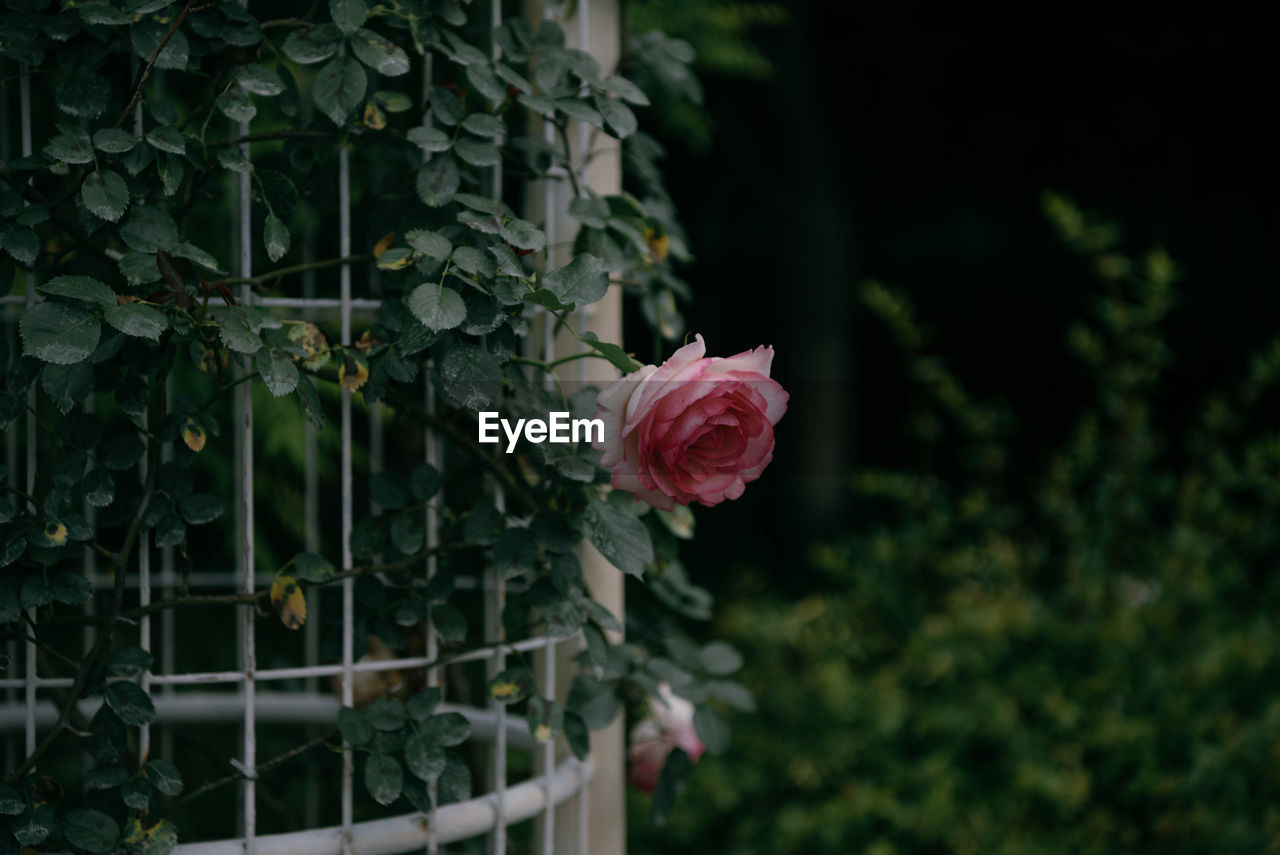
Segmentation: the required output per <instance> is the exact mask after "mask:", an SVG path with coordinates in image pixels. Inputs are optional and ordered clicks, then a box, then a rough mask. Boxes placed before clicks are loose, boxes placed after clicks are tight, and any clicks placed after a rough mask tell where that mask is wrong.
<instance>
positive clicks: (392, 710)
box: [364, 698, 408, 732]
mask: <svg viewBox="0 0 1280 855" xmlns="http://www.w3.org/2000/svg"><path fill="white" fill-rule="evenodd" d="M364 714H365V718H366V719H368V721H369V724H371V725H372V726H373V729H374V730H380V731H383V732H390V731H393V730H399V729H400V728H402V727H404V725H405V722H406V721H408V717H407V716H406V714H405V711H404V704H402V703H400V702H399V701H393V700H391V699H390V698H378V699H377V700H376V701H374V702H373V703H371V704H369V707H368V708H367V709H366V710H365V711H364Z"/></svg>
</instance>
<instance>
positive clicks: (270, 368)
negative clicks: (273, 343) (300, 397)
mask: <svg viewBox="0 0 1280 855" xmlns="http://www.w3.org/2000/svg"><path fill="white" fill-rule="evenodd" d="M256 362H257V366H258V375H259V376H260V377H262V382H263V383H265V384H266V386H267V390H268V391H269V392H271V394H272V395H274V396H275V397H277V398H279V397H282V396H284V395H288V394H289V393H290V392H292V391H293V390H294V389H296V388H297V386H298V366H297V365H296V364H295V363H294V361H293V360H292V359H291V358H290V357H288V356H286V355H283V354H279V353H274V352H272V351H270V350H268V349H267V348H265V347H264V348H263V349H262V350H259V351H258V355H257V357H256Z"/></svg>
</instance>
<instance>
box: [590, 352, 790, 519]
mask: <svg viewBox="0 0 1280 855" xmlns="http://www.w3.org/2000/svg"><path fill="white" fill-rule="evenodd" d="M706 352H707V348H706V344H705V343H704V342H703V340H702V336H700V335H699V336H696V340H695V341H693V342H690V343H689V344H686V345H685V346H684V347H682V348H680V349H679V350H677V351H676V352H675V353H674V354H673V355H672V357H671V358H670V359H668V360H667V361H666V362H664V363H662V365H660V366H658V365H646V366H644V367H643V368H640V369H638V370H636V371H633V372H631V373H630V374H628V375H627V376H625V377H623V378H622V379H620V380H617V381H615V382H614V383H613V384H612V385H610V386H609V388H607V389H605V390H604V391H603V392H601V393H600V396H599V397H598V398H597V399H596V403H597V404H598V405H599V406H600V410H599V411H598V412H597V413H596V417H597V418H599V419H601V420H602V421H603V422H604V442H598V443H596V444H595V445H596V448H598V449H600V450H601V451H603V452H604V457H603V459H602V461H601V462H603V463H604V465H605V466H607V467H609V468H610V469H611V470H612V476H611V479H610V480H611V481H612V483H613V486H614V487H616V488H618V489H620V490H626V491H627V492H629V493H634V494H635V496H636V498H637V499H639V500H641V501H644V502H648V503H649V504H650V505H653V506H654V507H655V508H661V509H662V510H667V511H669V510H671V509H672V508H673V507H674V506H675V503H676V502H679V503H680V504H682V505H687V504H689V503H690V502H693V501H697V502H699V503H700V504H703V505H707V506H711V505H715V504H719V503H720V502H723V501H724V500H725V499H736V498H738V497H739V496H741V495H742V491H743V490H744V489H746V485H747V484H748V483H749V482H751V481H754V480H755V479H757V478H759V477H760V473H761V472H763V471H764V468H765V467H766V466H768V465H769V461H770V460H772V459H773V426H774V425H776V424H777V423H778V419H780V418H782V414H783V413H785V412H786V411H787V400H788V398H789V397H790V396H788V395H787V393H786V392H785V391H784V390H783V388H782V386H780V385H779V384H778V381H776V380H773V379H771V378H770V377H769V368H770V365H771V364H772V362H773V348H772V347H757V348H756V349H755V350H748V351H743V352H742V353H739V354H738V355H737V356H729V357H718V356H712V357H708V356H707V355H706Z"/></svg>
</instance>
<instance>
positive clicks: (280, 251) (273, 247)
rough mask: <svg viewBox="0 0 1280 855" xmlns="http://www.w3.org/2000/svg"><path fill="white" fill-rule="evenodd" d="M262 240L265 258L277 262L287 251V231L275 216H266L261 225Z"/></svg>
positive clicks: (281, 221)
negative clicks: (264, 246) (265, 248)
mask: <svg viewBox="0 0 1280 855" xmlns="http://www.w3.org/2000/svg"><path fill="white" fill-rule="evenodd" d="M262 240H263V242H264V243H265V244H266V245H267V258H270V259H271V260H272V261H279V260H280V259H282V258H284V254H285V253H286V252H288V251H289V229H288V228H287V227H286V226H285V224H284V221H283V220H281V219H280V218H279V217H277V216H276V215H275V214H267V220H266V222H265V223H263V225H262Z"/></svg>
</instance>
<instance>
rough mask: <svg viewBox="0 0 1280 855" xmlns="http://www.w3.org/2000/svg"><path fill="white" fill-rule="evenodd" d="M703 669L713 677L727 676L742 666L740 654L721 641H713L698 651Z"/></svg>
mask: <svg viewBox="0 0 1280 855" xmlns="http://www.w3.org/2000/svg"><path fill="white" fill-rule="evenodd" d="M698 660H699V662H701V663H702V667H703V669H704V670H705V671H706V672H707V673H708V674H711V675H712V676H714V677H727V676H729V675H730V674H732V673H733V672H735V671H737V670H738V669H739V668H741V667H742V654H741V653H739V652H738V651H736V650H734V649H733V648H732V647H730V646H729V645H728V644H725V643H724V642H723V641H713V642H711V643H710V644H708V645H707V646H706V647H704V648H702V650H701V651H699V653H698Z"/></svg>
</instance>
